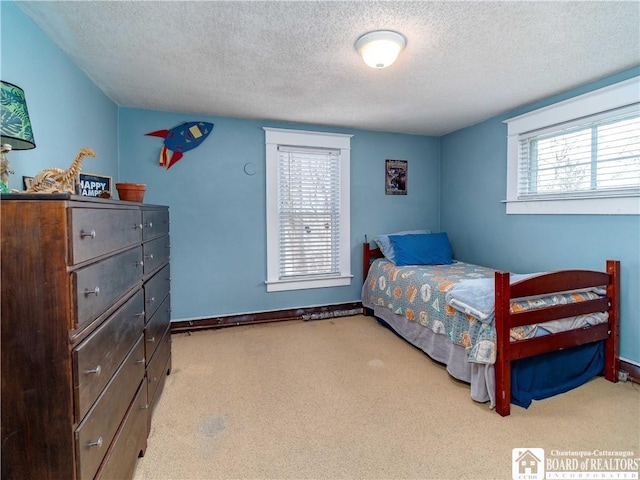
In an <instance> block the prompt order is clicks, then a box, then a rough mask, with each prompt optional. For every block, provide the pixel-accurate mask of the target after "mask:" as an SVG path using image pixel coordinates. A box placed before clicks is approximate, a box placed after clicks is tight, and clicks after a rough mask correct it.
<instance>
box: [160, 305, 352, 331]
mask: <svg viewBox="0 0 640 480" xmlns="http://www.w3.org/2000/svg"><path fill="white" fill-rule="evenodd" d="M361 313H362V303H361V302H350V303H341V304H336V305H324V306H318V307H303V308H293V309H290V310H275V311H271V312H259V313H249V314H242V315H225V316H221V317H211V318H200V319H197V320H182V321H177V322H171V333H183V332H193V331H196V330H208V329H212V328H222V327H235V326H238V325H253V324H256V323H269V322H284V321H289V320H322V319H326V318H335V317H347V316H351V315H360V314H361Z"/></svg>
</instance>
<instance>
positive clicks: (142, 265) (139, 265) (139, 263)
mask: <svg viewBox="0 0 640 480" xmlns="http://www.w3.org/2000/svg"><path fill="white" fill-rule="evenodd" d="M136 267H144V262H143V261H142V260H140V261H139V262H136Z"/></svg>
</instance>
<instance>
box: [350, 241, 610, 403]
mask: <svg viewBox="0 0 640 480" xmlns="http://www.w3.org/2000/svg"><path fill="white" fill-rule="evenodd" d="M409 237H416V238H418V237H419V235H408V236H407V238H409ZM445 237H446V234H445ZM392 238H393V239H397V237H392ZM387 241H388V240H387ZM446 242H447V243H448V240H446ZM379 245H380V244H379ZM382 246H383V248H385V250H386V249H387V247H386V246H385V245H382ZM396 246H399V245H396ZM385 253H387V252H385ZM396 253H397V252H396ZM388 256H389V257H390V258H391V260H393V261H391V260H390V259H389V258H385V256H384V255H383V251H382V250H381V249H380V248H378V247H371V246H370V245H369V243H368V242H366V243H364V244H363V278H364V279H365V280H364V284H363V288H362V304H363V306H364V308H365V312H366V313H373V315H374V316H375V317H377V318H378V319H379V320H382V321H383V322H384V323H385V324H387V326H389V327H391V328H392V329H393V330H394V331H395V332H396V333H397V334H399V335H400V336H401V337H403V338H404V339H405V340H407V341H408V342H409V343H411V344H413V345H414V346H416V347H418V348H420V349H421V350H423V351H424V352H426V353H427V354H428V355H429V356H430V357H431V358H433V359H434V360H436V361H438V362H440V363H443V364H444V365H445V366H446V369H447V371H448V372H449V374H450V375H452V376H453V377H454V378H456V379H459V380H462V381H464V382H467V383H469V384H470V386H471V397H472V398H473V399H474V400H476V401H478V402H489V403H490V406H491V407H495V409H496V411H497V412H498V413H499V414H500V415H502V416H506V415H509V413H510V405H511V403H514V404H517V405H520V406H523V407H525V408H526V407H528V406H529V404H530V403H531V401H532V400H534V399H542V398H546V397H549V396H551V395H555V394H558V393H562V392H565V391H567V390H570V389H572V388H575V387H577V386H579V385H582V384H583V383H585V382H586V381H588V380H589V379H591V378H592V377H594V376H596V375H599V374H603V373H604V376H605V378H606V379H607V380H609V381H611V382H617V381H618V365H619V360H618V343H619V342H618V337H619V325H618V320H619V283H620V263H619V262H618V261H614V260H609V261H607V263H606V272H598V271H589V270H564V271H557V272H545V273H540V274H532V275H510V274H509V273H506V272H498V271H495V270H492V269H489V268H486V267H481V266H478V265H472V264H469V263H465V262H459V261H454V260H452V259H451V260H450V261H451V262H452V263H438V262H437V261H436V263H438V264H434V265H423V264H415V265H414V264H407V260H409V261H411V260H410V259H411V257H405V258H404V259H401V260H402V261H397V262H396V260H397V259H396V258H393V257H392V256H391V255H388ZM436 260H437V259H436ZM396 263H398V265H396Z"/></svg>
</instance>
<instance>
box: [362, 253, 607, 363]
mask: <svg viewBox="0 0 640 480" xmlns="http://www.w3.org/2000/svg"><path fill="white" fill-rule="evenodd" d="M494 272H495V270H493V269H490V268H486V267H481V266H478V265H472V264H469V263H464V262H456V263H453V264H451V265H414V266H406V267H396V266H395V265H394V264H393V263H391V262H389V261H388V260H386V259H382V258H380V259H377V260H375V261H374V262H373V263H372V265H371V268H370V270H369V274H368V276H367V279H366V281H365V283H364V285H363V288H362V304H363V305H364V306H365V307H367V308H373V307H374V306H379V307H385V308H388V309H389V310H390V311H392V312H393V313H395V314H396V315H400V316H403V317H405V318H406V320H407V321H410V322H418V323H419V324H420V325H422V326H424V327H426V328H430V329H431V330H432V331H434V332H435V333H438V334H442V335H446V336H448V337H449V339H450V340H451V341H452V342H453V343H454V344H456V345H460V346H462V347H464V348H465V349H466V351H467V353H468V359H469V361H470V362H473V363H488V364H492V363H495V360H496V330H495V327H494V325H493V322H489V323H488V322H482V321H480V320H479V319H478V318H475V317H474V316H472V315H469V314H467V313H464V312H461V311H459V310H456V309H455V308H453V307H452V306H451V305H449V304H447V301H446V294H447V292H448V291H449V290H450V289H451V288H453V287H454V285H456V284H457V283H459V282H461V281H464V280H471V279H478V278H493V276H494ZM598 296H599V295H598V294H597V293H593V292H574V293H568V294H564V295H563V294H560V295H552V296H549V297H545V298H542V299H534V300H523V301H518V302H513V303H512V305H511V309H512V311H516V310H519V311H522V310H526V309H529V308H539V307H540V306H543V305H557V304H563V303H572V302H577V301H582V300H587V299H591V298H597V297H598ZM607 318H608V317H607V315H606V314H604V313H603V314H595V315H592V316H589V318H584V319H578V321H576V319H572V320H571V321H570V322H567V326H566V327H565V328H563V327H558V328H557V329H558V330H562V329H567V328H577V326H579V325H583V324H585V323H589V324H595V323H600V322H604V321H606V320H607ZM550 323H552V322H550ZM555 323H557V322H555ZM536 330H537V326H525V327H518V328H514V329H512V330H511V337H512V339H516V340H519V339H523V338H530V337H533V336H534V335H535V334H536Z"/></svg>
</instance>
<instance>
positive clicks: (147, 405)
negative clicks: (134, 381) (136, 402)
mask: <svg viewBox="0 0 640 480" xmlns="http://www.w3.org/2000/svg"><path fill="white" fill-rule="evenodd" d="M148 408H149V404H148V403H145V404H144V405H142V406H141V407H140V410H146V409H148Z"/></svg>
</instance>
